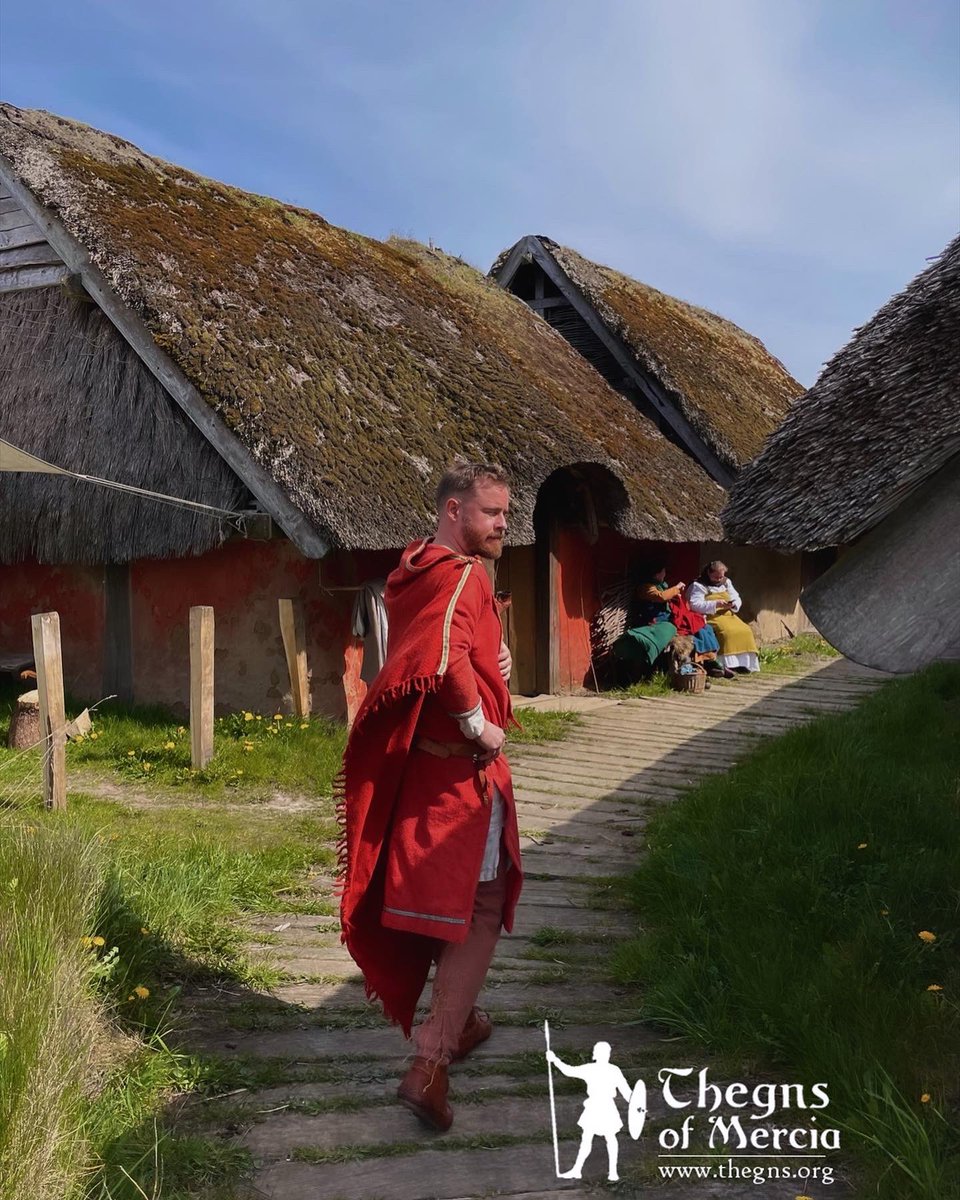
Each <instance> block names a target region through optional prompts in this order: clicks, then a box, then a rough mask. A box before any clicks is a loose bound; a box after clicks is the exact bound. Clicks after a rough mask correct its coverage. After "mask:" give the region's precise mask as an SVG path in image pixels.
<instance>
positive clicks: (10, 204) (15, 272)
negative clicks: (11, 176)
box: [0, 182, 70, 293]
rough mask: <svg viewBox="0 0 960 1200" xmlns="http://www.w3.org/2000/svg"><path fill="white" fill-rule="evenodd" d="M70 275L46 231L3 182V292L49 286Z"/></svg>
mask: <svg viewBox="0 0 960 1200" xmlns="http://www.w3.org/2000/svg"><path fill="white" fill-rule="evenodd" d="M69 274H70V269H69V267H67V265H66V264H65V263H64V261H63V259H62V258H61V257H60V255H59V254H57V252H56V250H54V248H53V247H52V246H51V245H50V243H49V242H48V241H47V239H46V237H45V236H44V233H43V230H42V229H40V227H39V226H38V225H37V223H36V222H35V221H34V220H33V219H32V218H31V216H30V214H29V213H28V212H26V210H25V209H24V208H23V206H22V204H21V203H20V201H19V200H17V199H16V197H15V196H14V195H13V193H12V192H11V190H10V188H9V187H8V186H7V184H6V183H4V182H0V293H2V292H23V291H28V290H30V289H32V288H38V287H50V286H51V285H55V284H58V283H62V282H63V281H64V280H65V279H66V278H67V277H68V276H69Z"/></svg>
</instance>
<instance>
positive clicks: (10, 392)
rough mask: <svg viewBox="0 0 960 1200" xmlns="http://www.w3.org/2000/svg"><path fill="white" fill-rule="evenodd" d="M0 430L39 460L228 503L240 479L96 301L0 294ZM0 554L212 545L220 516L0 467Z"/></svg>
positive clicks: (74, 558) (93, 557) (68, 557)
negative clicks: (174, 400) (217, 518)
mask: <svg viewBox="0 0 960 1200" xmlns="http://www.w3.org/2000/svg"><path fill="white" fill-rule="evenodd" d="M0 437H3V438H5V439H7V440H8V441H10V442H12V443H13V444H14V445H16V446H21V447H26V448H29V449H30V450H31V451H32V452H33V453H34V454H36V455H37V456H39V457H40V458H42V459H44V460H45V461H46V462H49V463H54V464H56V465H57V466H67V467H68V468H69V469H70V470H74V471H79V472H81V473H82V474H84V475H93V476H96V477H98V478H100V479H110V480H114V481H117V482H120V483H133V484H136V485H138V486H140V487H145V488H149V489H150V490H152V491H157V492H162V493H164V494H165V495H173V496H179V497H184V498H186V499H189V500H198V501H200V502H201V503H203V504H209V505H212V506H214V507H216V508H222V509H226V510H228V511H232V512H236V511H240V510H243V509H249V508H251V507H252V501H251V498H250V496H249V494H248V492H247V489H246V487H245V486H244V485H243V484H242V483H241V482H240V480H239V479H238V478H237V476H236V475H235V474H234V473H233V471H231V470H230V468H229V467H228V466H227V464H226V463H225V462H224V460H223V459H222V458H221V457H220V455H219V454H218V453H217V452H216V450H214V448H213V447H212V446H211V445H210V443H209V442H208V441H206V440H205V439H204V438H202V437H200V435H199V434H198V432H197V430H196V429H195V428H194V427H193V425H192V424H191V423H190V421H189V419H188V418H187V417H186V416H185V415H184V413H183V412H182V411H181V409H180V408H179V407H178V406H177V405H175V404H174V403H173V402H172V401H171V400H170V398H169V396H168V395H167V394H166V392H165V391H164V389H163V388H162V387H161V385H160V384H159V383H158V382H157V380H156V379H154V377H153V376H152V375H151V374H150V372H149V371H148V370H147V369H146V367H145V366H144V365H143V363H142V362H141V360H140V359H139V358H138V357H137V355H136V354H135V353H134V351H133V350H132V349H131V348H130V347H129V346H128V345H127V343H126V342H125V341H124V340H123V338H122V337H121V336H120V334H119V333H118V332H117V331H116V329H114V327H113V326H112V325H111V324H110V322H109V321H108V320H107V318H106V317H105V316H104V315H103V313H102V312H101V311H100V309H99V308H97V307H96V305H94V304H85V303H83V302H82V301H80V300H77V299H75V298H72V297H70V296H67V295H65V294H64V292H63V291H62V290H61V289H60V288H58V287H45V288H41V289H38V290H35V291H18V292H10V293H6V294H0ZM0 513H2V516H0V562H5V563H16V562H20V561H23V560H25V559H37V560H38V561H39V562H47V563H65V562H74V563H118V562H127V561H129V560H130V559H132V558H164V557H180V556H182V555H185V554H199V553H202V552H203V551H204V550H210V549H213V548H214V547H215V546H218V545H219V544H220V543H221V542H222V540H223V536H224V530H223V528H222V527H221V523H220V522H219V521H217V520H212V519H211V518H210V517H209V516H207V515H200V514H198V513H196V512H192V511H190V510H188V509H184V508H175V507H169V506H166V505H164V506H163V507H162V508H161V507H158V505H157V503H156V502H155V501H151V500H142V499H139V498H136V497H134V496H131V495H126V494H121V493H120V492H116V491H112V490H108V489H106V488H101V487H96V486H93V485H90V484H85V483H80V482H77V481H75V480H72V479H67V478H64V477H63V476H58V475H46V474H40V475H36V474H17V473H10V474H4V473H0Z"/></svg>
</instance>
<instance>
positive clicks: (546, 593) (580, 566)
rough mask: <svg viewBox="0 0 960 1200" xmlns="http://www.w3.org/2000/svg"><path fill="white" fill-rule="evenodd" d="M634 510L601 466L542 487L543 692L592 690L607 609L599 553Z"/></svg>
mask: <svg viewBox="0 0 960 1200" xmlns="http://www.w3.org/2000/svg"><path fill="white" fill-rule="evenodd" d="M628 505H629V500H628V498H627V494H626V490H625V489H624V486H623V484H622V483H621V482H620V480H619V479H618V478H617V477H616V476H615V475H614V474H613V472H612V471H610V470H609V469H608V468H606V467H603V466H600V465H599V464H597V463H577V464H575V465H572V466H569V467H563V468H561V469H560V470H558V471H554V473H553V474H552V475H550V476H548V477H547V479H545V480H544V482H543V483H542V484H541V486H540V490H539V492H538V493H537V503H536V507H535V509H534V516H533V524H534V531H535V533H536V546H535V551H534V554H535V560H534V588H535V604H536V675H535V677H536V687H537V691H539V692H550V693H557V692H561V693H562V692H573V691H577V690H579V689H580V688H582V687H584V686H590V685H591V667H590V620H591V617H592V616H593V614H594V613H595V612H596V610H597V607H598V604H599V601H598V599H597V574H596V554H595V548H596V546H597V543H598V540H599V539H600V537H601V532H602V530H603V529H604V528H606V527H609V526H610V525H612V524H614V520H615V517H616V515H617V514H618V513H620V512H622V511H623V510H624V509H625V508H626V507H627V506H628Z"/></svg>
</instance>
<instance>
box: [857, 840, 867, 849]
mask: <svg viewBox="0 0 960 1200" xmlns="http://www.w3.org/2000/svg"><path fill="white" fill-rule="evenodd" d="M866 848H867V843H866V842H861V843H860V845H859V846H858V847H857V849H858V850H866Z"/></svg>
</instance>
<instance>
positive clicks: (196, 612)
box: [190, 605, 213, 769]
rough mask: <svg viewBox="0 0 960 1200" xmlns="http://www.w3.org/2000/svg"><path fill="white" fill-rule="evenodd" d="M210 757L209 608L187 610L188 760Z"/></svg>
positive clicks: (200, 762) (195, 762)
mask: <svg viewBox="0 0 960 1200" xmlns="http://www.w3.org/2000/svg"><path fill="white" fill-rule="evenodd" d="M211 758H213V609H212V608H208V607H207V606H205V605H198V606H196V607H194V608H191V609H190V762H191V764H192V766H193V767H194V768H195V769H198V768H200V767H205V766H206V765H207V763H208V762H209V761H210V759H211Z"/></svg>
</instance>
